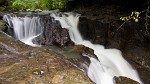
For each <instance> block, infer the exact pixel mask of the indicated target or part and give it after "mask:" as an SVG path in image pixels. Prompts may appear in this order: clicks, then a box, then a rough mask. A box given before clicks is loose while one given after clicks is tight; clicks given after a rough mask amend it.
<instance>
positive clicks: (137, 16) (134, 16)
mask: <svg viewBox="0 0 150 84" xmlns="http://www.w3.org/2000/svg"><path fill="white" fill-rule="evenodd" d="M147 4H148V6H147V9H146V10H143V11H141V12H137V11H134V12H132V13H131V15H130V16H125V17H120V19H121V20H122V21H124V23H123V24H122V25H121V26H120V27H119V28H121V27H122V26H123V25H124V24H125V23H126V22H127V21H129V20H134V21H135V22H138V21H139V19H141V20H144V21H145V24H144V25H145V29H146V31H145V35H149V32H148V29H149V28H148V27H149V26H150V24H149V21H150V15H149V13H150V0H149V1H148V2H147ZM142 13H144V14H145V17H140V15H142ZM119 28H118V29H119Z"/></svg>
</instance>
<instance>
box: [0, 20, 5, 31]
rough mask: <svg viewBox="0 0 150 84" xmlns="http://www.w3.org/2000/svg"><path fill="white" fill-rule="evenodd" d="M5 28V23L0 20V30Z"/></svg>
mask: <svg viewBox="0 0 150 84" xmlns="http://www.w3.org/2000/svg"><path fill="white" fill-rule="evenodd" d="M4 28H5V22H4V21H3V20H0V30H3V29H4Z"/></svg>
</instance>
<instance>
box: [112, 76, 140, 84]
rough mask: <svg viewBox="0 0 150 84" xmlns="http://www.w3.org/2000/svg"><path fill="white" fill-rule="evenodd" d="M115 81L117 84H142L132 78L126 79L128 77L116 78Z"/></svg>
mask: <svg viewBox="0 0 150 84" xmlns="http://www.w3.org/2000/svg"><path fill="white" fill-rule="evenodd" d="M114 79H115V83H116V84H140V83H138V82H136V81H134V80H132V79H130V78H126V77H122V76H120V77H114Z"/></svg>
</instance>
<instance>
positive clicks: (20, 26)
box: [3, 15, 43, 46]
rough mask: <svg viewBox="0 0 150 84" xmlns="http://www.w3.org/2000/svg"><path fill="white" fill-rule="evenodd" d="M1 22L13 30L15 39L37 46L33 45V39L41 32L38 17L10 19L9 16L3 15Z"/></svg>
mask: <svg viewBox="0 0 150 84" xmlns="http://www.w3.org/2000/svg"><path fill="white" fill-rule="evenodd" d="M3 20H4V21H6V22H7V23H8V26H9V27H8V28H13V31H14V37H15V38H16V39H19V40H20V41H22V42H24V43H25V44H28V45H31V46H39V45H37V44H34V43H33V39H34V38H36V37H37V36H39V35H40V34H41V33H42V31H43V30H42V29H43V28H42V25H41V21H40V18H39V17H30V16H25V17H11V16H10V15H4V16H3Z"/></svg>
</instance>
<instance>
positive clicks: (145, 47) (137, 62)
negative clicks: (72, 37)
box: [79, 9, 150, 84]
mask: <svg viewBox="0 0 150 84" xmlns="http://www.w3.org/2000/svg"><path fill="white" fill-rule="evenodd" d="M99 10H100V12H99V15H98V16H91V17H90V18H89V16H88V15H87V16H88V17H81V18H80V23H79V31H80V32H81V35H82V36H83V37H84V38H85V39H86V40H90V41H91V42H92V43H94V44H101V45H104V47H105V48H117V49H119V50H121V51H122V53H123V57H124V58H125V59H126V60H127V61H128V62H129V63H130V64H131V65H132V66H133V67H134V68H135V69H136V70H137V71H138V73H139V75H140V78H141V79H142V81H143V82H144V84H149V83H150V74H149V73H150V68H149V66H150V65H149V64H150V62H149V60H150V58H149V56H150V54H149V53H150V51H149V50H150V34H146V33H145V26H144V21H141V20H139V22H138V23H135V22H134V21H131V20H130V21H128V22H126V23H125V24H124V25H122V23H123V22H122V21H121V20H120V19H119V18H120V17H121V16H124V15H120V14H119V13H117V12H115V11H114V12H113V14H112V13H111V12H108V13H107V12H106V10H103V11H102V9H99ZM84 11H85V10H84ZM108 11H109V10H108ZM110 11H111V10H110ZM109 13H110V14H109ZM116 15H117V16H116ZM85 16H86V15H85ZM119 16H120V17H119ZM93 18H94V19H93ZM121 25H122V26H121ZM120 26H121V27H120ZM147 31H148V32H150V30H147Z"/></svg>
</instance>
